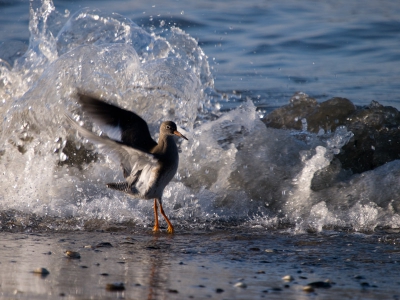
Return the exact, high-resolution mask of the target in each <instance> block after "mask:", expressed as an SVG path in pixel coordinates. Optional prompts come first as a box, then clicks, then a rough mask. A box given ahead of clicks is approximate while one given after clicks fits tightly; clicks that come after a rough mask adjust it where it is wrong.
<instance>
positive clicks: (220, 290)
mask: <svg viewBox="0 0 400 300" xmlns="http://www.w3.org/2000/svg"><path fill="white" fill-rule="evenodd" d="M215 292H216V293H217V294H220V293H223V292H224V290H223V289H220V288H217V289H216V290H215Z"/></svg>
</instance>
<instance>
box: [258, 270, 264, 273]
mask: <svg viewBox="0 0 400 300" xmlns="http://www.w3.org/2000/svg"><path fill="white" fill-rule="evenodd" d="M257 274H265V271H263V270H259V271H257Z"/></svg>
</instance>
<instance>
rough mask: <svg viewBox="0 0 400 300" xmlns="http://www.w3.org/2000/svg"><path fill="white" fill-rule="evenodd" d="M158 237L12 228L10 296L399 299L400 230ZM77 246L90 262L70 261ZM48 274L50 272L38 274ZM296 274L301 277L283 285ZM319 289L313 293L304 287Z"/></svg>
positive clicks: (7, 264) (5, 257)
mask: <svg viewBox="0 0 400 300" xmlns="http://www.w3.org/2000/svg"><path fill="white" fill-rule="evenodd" d="M149 232H150V231H148V230H142V231H133V232H118V233H102V232H85V231H81V232H62V233H49V232H45V233H40V232H38V233H29V234H26V233H5V232H2V233H0V238H1V239H2V241H3V247H1V248H0V249H1V251H2V253H1V260H0V263H1V267H2V268H1V271H0V278H1V297H2V298H4V299H8V298H18V299H54V298H57V297H59V298H60V299H87V298H91V297H92V298H96V299H115V298H124V299H210V298H212V299H260V298H268V299H282V297H283V298H285V299H299V297H300V298H303V297H307V298H308V297H309V296H310V295H316V296H318V298H322V299H339V298H340V299H355V298H357V299H377V298H382V299H384V298H387V299H389V298H390V299H397V298H396V297H398V296H399V294H400V293H398V291H399V288H400V280H398V274H397V272H396V270H394V269H397V268H393V267H394V266H396V265H397V264H398V263H399V262H400V248H399V247H398V246H396V245H397V242H398V241H399V237H400V235H399V234H398V233H392V234H386V233H380V234H371V235H366V234H357V233H352V234H344V233H338V232H325V233H319V234H298V235H293V234H288V233H284V232H277V231H264V230H262V231H261V230H259V231H257V230H245V229H230V230H219V231H207V232H205V231H199V230H196V231H193V232H190V231H185V232H180V233H177V234H174V235H168V234H166V233H164V232H162V233H160V234H151V233H149ZM67 250H70V251H76V252H78V253H79V254H80V258H67V257H66V255H65V251H67ZM38 268H46V269H47V270H48V271H49V274H48V275H41V274H34V273H32V272H33V271H34V270H35V269H38ZM287 275H289V276H291V279H290V280H288V281H285V280H283V279H282V278H283V277H284V276H287ZM326 280H328V281H326ZM318 282H328V283H329V285H326V286H325V287H323V284H322V285H321V284H320V285H318ZM313 283H317V284H316V285H314V286H313V289H312V290H311V291H310V292H306V291H304V290H303V288H304V287H305V286H307V285H310V284H313ZM110 284H123V288H124V289H123V290H121V289H119V290H118V286H116V288H113V287H112V286H110Z"/></svg>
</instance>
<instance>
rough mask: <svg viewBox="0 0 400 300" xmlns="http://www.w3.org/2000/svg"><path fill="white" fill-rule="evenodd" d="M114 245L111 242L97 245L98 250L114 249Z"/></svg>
mask: <svg viewBox="0 0 400 300" xmlns="http://www.w3.org/2000/svg"><path fill="white" fill-rule="evenodd" d="M112 247H113V245H111V243H109V242H101V243H98V244H97V245H96V248H112Z"/></svg>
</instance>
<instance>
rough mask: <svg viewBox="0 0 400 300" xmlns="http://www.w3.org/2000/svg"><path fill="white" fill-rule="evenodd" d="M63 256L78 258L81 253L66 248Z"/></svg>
mask: <svg viewBox="0 0 400 300" xmlns="http://www.w3.org/2000/svg"><path fill="white" fill-rule="evenodd" d="M65 256H66V257H68V258H71V259H79V258H81V255H80V254H79V252H76V251H71V250H67V251H65Z"/></svg>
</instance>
